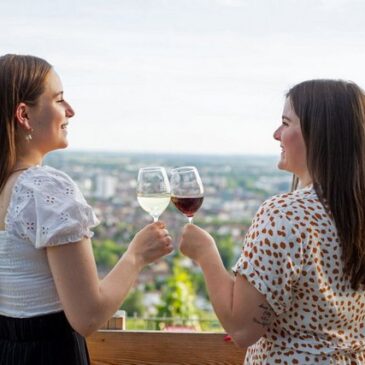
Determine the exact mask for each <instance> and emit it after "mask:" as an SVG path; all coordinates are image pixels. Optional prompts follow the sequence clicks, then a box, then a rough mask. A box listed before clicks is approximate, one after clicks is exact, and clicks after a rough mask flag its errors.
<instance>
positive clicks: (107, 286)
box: [87, 253, 143, 333]
mask: <svg viewBox="0 0 365 365" xmlns="http://www.w3.org/2000/svg"><path fill="white" fill-rule="evenodd" d="M142 267H143V266H141V265H140V264H138V263H137V262H136V260H135V257H133V256H132V255H129V254H128V253H126V254H124V255H123V256H122V257H121V259H120V260H119V262H118V263H117V265H115V267H114V268H113V269H112V270H111V271H110V272H109V273H108V274H107V275H106V276H105V277H104V278H103V279H102V280H100V281H99V288H98V289H99V290H98V292H97V295H96V298H95V301H94V305H92V306H90V309H91V312H92V313H90V317H91V318H90V319H91V320H90V322H89V326H90V328H89V329H88V330H87V332H90V333H91V332H94V331H95V330H97V329H98V328H100V327H101V326H102V325H103V324H104V323H106V321H107V320H108V319H110V318H111V317H112V316H113V314H114V313H115V312H116V311H117V310H118V309H119V307H120V305H121V303H123V301H124V300H125V298H126V297H127V295H128V293H129V291H130V290H131V288H132V287H133V284H134V283H135V281H136V279H137V277H138V275H139V273H140V271H141V269H142Z"/></svg>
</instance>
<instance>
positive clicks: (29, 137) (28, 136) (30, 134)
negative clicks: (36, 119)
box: [25, 128, 33, 142]
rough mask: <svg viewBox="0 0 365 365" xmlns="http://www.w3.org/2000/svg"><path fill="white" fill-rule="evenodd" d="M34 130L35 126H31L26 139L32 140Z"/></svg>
mask: <svg viewBox="0 0 365 365" xmlns="http://www.w3.org/2000/svg"><path fill="white" fill-rule="evenodd" d="M32 132H33V128H31V129H30V131H29V133H28V134H26V135H25V140H26V141H27V142H30V141H31V140H32Z"/></svg>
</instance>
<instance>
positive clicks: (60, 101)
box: [57, 99, 65, 103]
mask: <svg viewBox="0 0 365 365" xmlns="http://www.w3.org/2000/svg"><path fill="white" fill-rule="evenodd" d="M64 101H65V100H64V99H61V100H57V103H63V102H64Z"/></svg>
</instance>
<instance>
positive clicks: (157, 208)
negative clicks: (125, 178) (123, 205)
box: [137, 194, 170, 221]
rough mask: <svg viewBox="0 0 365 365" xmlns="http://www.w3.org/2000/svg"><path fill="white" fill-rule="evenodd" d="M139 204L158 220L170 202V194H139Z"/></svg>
mask: <svg viewBox="0 0 365 365" xmlns="http://www.w3.org/2000/svg"><path fill="white" fill-rule="evenodd" d="M137 199H138V203H139V205H140V206H141V207H142V208H143V209H144V210H145V211H146V212H147V213H149V214H150V215H151V216H152V217H153V218H154V220H155V221H156V220H157V219H158V217H159V216H160V215H161V214H162V212H163V211H164V210H165V209H166V208H167V206H168V205H169V203H170V194H150V195H148V194H143V195H142V194H139V195H138V196H137Z"/></svg>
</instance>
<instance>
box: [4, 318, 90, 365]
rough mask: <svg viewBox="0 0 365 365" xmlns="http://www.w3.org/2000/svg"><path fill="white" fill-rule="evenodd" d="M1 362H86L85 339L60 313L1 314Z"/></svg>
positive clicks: (18, 364) (41, 364) (80, 364)
mask: <svg viewBox="0 0 365 365" xmlns="http://www.w3.org/2000/svg"><path fill="white" fill-rule="evenodd" d="M0 364H1V365H33V364H34V365H89V364H90V360H89V354H88V351H87V347H86V341H85V338H84V337H82V336H81V335H80V334H78V333H77V332H76V331H74V330H73V329H72V327H71V326H70V324H69V323H68V321H67V319H66V316H65V314H64V313H63V312H58V313H52V314H47V315H43V316H38V317H32V318H10V317H5V316H1V315H0Z"/></svg>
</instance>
